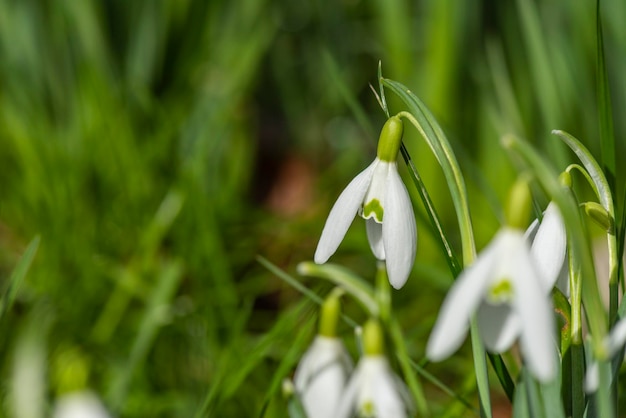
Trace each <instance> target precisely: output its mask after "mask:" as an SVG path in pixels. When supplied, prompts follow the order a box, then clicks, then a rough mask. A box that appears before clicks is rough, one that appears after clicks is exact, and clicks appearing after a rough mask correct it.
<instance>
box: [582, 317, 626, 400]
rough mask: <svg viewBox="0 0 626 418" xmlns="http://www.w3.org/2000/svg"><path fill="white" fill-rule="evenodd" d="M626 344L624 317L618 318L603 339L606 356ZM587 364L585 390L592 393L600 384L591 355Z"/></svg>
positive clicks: (611, 354)
mask: <svg viewBox="0 0 626 418" xmlns="http://www.w3.org/2000/svg"><path fill="white" fill-rule="evenodd" d="M624 344H626V319H624V318H622V319H620V320H619V321H618V322H617V323H616V324H615V325H614V326H613V328H612V329H611V332H610V333H609V335H608V336H607V337H606V338H605V340H604V348H605V350H606V354H607V358H612V357H613V356H614V355H615V354H617V352H618V351H619V350H622V349H623V348H624ZM588 358H590V360H589V362H588V364H587V372H586V374H585V391H586V392H587V393H593V392H595V391H596V390H597V389H598V386H599V384H600V376H599V371H598V362H597V360H595V359H594V358H592V357H591V356H589V357H588Z"/></svg>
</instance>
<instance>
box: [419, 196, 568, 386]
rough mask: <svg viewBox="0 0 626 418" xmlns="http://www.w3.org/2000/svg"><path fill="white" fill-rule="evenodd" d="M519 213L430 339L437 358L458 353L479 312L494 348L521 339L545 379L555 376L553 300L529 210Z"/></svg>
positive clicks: (462, 283)
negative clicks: (535, 252) (528, 223)
mask: <svg viewBox="0 0 626 418" xmlns="http://www.w3.org/2000/svg"><path fill="white" fill-rule="evenodd" d="M528 198H530V196H528ZM515 200H516V201H517V200H518V198H515ZM522 200H523V199H522ZM529 202H530V201H528V203H529ZM517 204H525V203H524V202H517ZM518 215H519V216H517V215H516V216H513V217H512V218H513V219H516V221H511V220H509V225H510V226H505V227H503V228H502V229H501V230H500V231H499V232H498V233H497V234H496V236H495V237H494V238H493V240H492V241H491V243H490V244H489V245H488V246H487V247H486V248H485V249H484V250H483V251H482V252H481V253H480V254H479V255H478V257H477V259H476V261H475V263H474V264H473V265H471V266H469V267H468V268H466V269H465V270H464V271H463V272H462V273H461V274H460V275H459V277H458V278H457V280H456V282H455V283H454V286H453V287H452V289H451V290H450V292H449V293H448V295H447V297H446V299H445V301H444V303H443V306H442V308H441V311H440V313H439V317H438V318H437V322H436V323H435V327H434V329H433V331H432V333H431V336H430V339H429V341H428V346H427V349H426V351H427V356H428V357H429V358H430V359H431V360H433V361H438V360H442V359H444V358H446V357H448V356H449V355H450V354H452V352H454V351H455V350H456V349H457V348H458V347H459V346H460V345H461V343H462V342H463V339H464V338H465V335H466V333H467V330H468V328H469V321H470V318H471V317H472V316H473V315H476V319H477V322H478V329H479V333H480V336H481V338H482V340H483V341H484V343H485V346H486V348H487V349H488V350H489V351H491V352H494V353H502V352H504V351H506V350H508V349H509V348H510V347H511V346H512V344H513V343H514V342H515V340H517V339H519V342H520V346H521V351H522V354H523V357H524V359H525V361H526V363H527V365H528V366H529V369H530V371H531V372H532V373H533V375H534V376H535V377H536V378H537V379H539V380H541V381H549V380H551V379H552V378H553V377H554V376H555V373H556V354H555V350H556V347H555V345H554V332H555V330H554V317H553V314H552V305H551V300H550V296H549V293H548V292H546V291H545V279H544V278H542V277H541V272H540V270H539V269H538V267H537V263H536V261H535V259H534V258H533V256H532V254H531V251H530V246H529V244H528V242H527V240H526V239H525V237H524V231H523V230H522V229H521V228H520V223H519V221H518V220H519V219H524V216H525V214H524V213H523V212H519V214H518ZM510 219H511V218H510Z"/></svg>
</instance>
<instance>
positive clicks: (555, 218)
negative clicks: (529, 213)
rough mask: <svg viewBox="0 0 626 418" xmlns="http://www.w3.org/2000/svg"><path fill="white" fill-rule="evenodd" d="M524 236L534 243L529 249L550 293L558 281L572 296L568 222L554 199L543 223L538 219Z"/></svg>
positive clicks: (565, 292) (564, 291)
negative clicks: (567, 253)
mask: <svg viewBox="0 0 626 418" xmlns="http://www.w3.org/2000/svg"><path fill="white" fill-rule="evenodd" d="M525 236H526V239H527V240H528V241H529V242H531V243H532V244H531V248H530V252H531V254H532V255H533V257H534V259H535V262H536V263H537V268H538V269H539V271H540V272H541V277H542V278H543V279H544V281H543V282H542V283H543V286H544V289H545V291H546V292H547V293H550V292H551V291H552V288H553V287H554V286H555V285H556V286H557V287H558V288H559V289H560V290H561V292H563V294H564V295H565V296H569V269H568V268H567V262H566V257H565V255H566V250H567V237H566V234H565V224H564V223H563V218H562V217H561V212H559V208H558V207H557V206H556V204H555V203H554V202H550V203H549V204H548V207H547V208H546V210H545V212H544V214H543V219H542V221H541V223H539V220H538V219H535V220H534V221H533V223H532V224H531V225H530V226H529V227H528V229H527V230H526V234H525Z"/></svg>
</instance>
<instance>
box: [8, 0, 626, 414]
mask: <svg viewBox="0 0 626 418" xmlns="http://www.w3.org/2000/svg"><path fill="white" fill-rule="evenodd" d="M603 8H604V12H605V16H604V17H605V31H606V34H605V43H606V45H607V54H606V56H607V68H608V73H609V79H610V83H611V86H612V87H613V88H614V91H615V92H623V91H626V89H625V87H626V86H625V83H626V79H624V78H623V77H622V76H621V75H622V74H623V69H624V68H625V67H626V55H624V56H620V55H619V54H617V53H614V52H613V51H624V50H625V49H626V28H625V27H624V25H623V22H622V21H621V20H620V19H621V18H620V17H621V16H624V14H625V13H626V5H624V3H623V2H622V1H619V0H610V1H609V0H607V1H605V2H603ZM379 59H381V60H382V62H383V69H384V73H385V76H387V77H390V78H393V79H396V80H399V81H401V82H402V83H403V84H405V85H407V86H410V87H411V88H412V89H413V91H414V92H416V94H418V96H420V98H422V100H423V101H424V102H425V103H426V104H427V105H428V106H429V107H430V108H431V109H432V111H433V113H434V114H435V116H436V117H437V119H438V120H439V121H440V122H441V123H442V126H444V129H445V130H446V134H447V135H448V137H449V138H450V139H451V142H452V143H453V146H454V147H455V150H456V152H457V155H458V156H459V159H460V162H461V166H462V168H463V169H464V170H465V176H466V178H468V179H469V184H468V187H469V190H470V196H471V197H472V201H471V204H472V208H473V214H472V215H473V217H474V222H475V227H476V231H475V232H476V236H477V242H478V245H479V247H480V246H481V244H482V243H484V242H486V241H487V240H488V239H489V238H490V237H491V235H492V233H493V231H495V229H496V228H497V227H498V221H499V220H500V219H501V208H500V206H499V204H498V203H497V202H498V199H500V198H501V197H503V196H504V195H505V193H506V190H507V188H508V186H509V185H510V181H511V179H512V178H513V176H514V174H513V173H514V170H513V168H512V167H511V165H510V163H509V161H508V160H507V158H506V157H505V153H504V152H503V151H502V150H501V148H500V147H499V145H498V142H499V138H500V136H501V135H502V134H504V133H514V134H517V135H520V136H524V137H527V138H528V139H529V140H531V141H532V142H533V143H534V144H535V145H536V146H537V147H538V148H539V149H541V150H544V151H545V152H547V153H548V154H549V155H551V156H552V157H553V158H554V161H555V163H556V164H557V168H563V167H561V166H559V164H561V163H562V162H564V161H569V158H568V156H569V154H568V153H567V152H566V151H565V149H564V148H563V146H560V145H559V144H558V141H556V140H554V139H550V136H549V135H550V130H551V129H554V128H559V129H563V130H567V131H568V132H572V133H574V134H576V136H577V137H578V138H583V139H587V145H588V146H589V148H590V149H591V150H592V151H593V152H598V151H599V145H598V142H597V140H596V138H597V132H598V123H597V116H596V112H595V99H594V97H595V96H594V95H595V87H594V68H595V18H594V2H583V1H580V2H565V1H557V0H551V1H543V2H539V1H532V0H516V1H505V2H493V1H482V2H455V1H451V0H444V1H435V0H424V1H418V2H409V1H406V0H394V1H383V0H369V1H358V0H344V1H341V2H324V1H303V2H289V1H276V2H271V1H268V0H240V1H235V2H229V1H221V0H216V1H210V2H209V1H203V0H178V1H169V2H168V1H162V0H161V1H152V0H145V1H133V2H126V1H122V0H110V1H102V2H98V1H95V0H85V1H71V0H59V1H55V2H46V1H37V0H23V1H14V0H0V280H2V282H3V284H6V283H8V281H9V280H10V277H11V272H12V270H13V267H14V266H15V265H16V263H17V260H18V258H19V256H20V255H21V254H22V253H23V252H24V250H25V248H26V245H27V244H28V243H29V242H30V241H31V240H32V239H33V237H35V236H36V235H39V236H40V237H41V242H40V245H39V249H38V251H37V254H36V257H35V260H34V261H33V265H32V267H31V268H30V270H29V272H28V274H27V276H26V278H25V279H24V282H23V283H22V285H21V286H20V288H19V293H18V294H17V295H16V299H15V303H14V304H13V305H12V307H11V309H10V310H9V311H8V312H7V313H6V315H5V316H4V317H3V318H2V322H0V327H1V329H0V334H1V335H2V337H0V359H1V363H0V371H1V376H2V377H1V378H2V385H0V405H8V403H7V402H4V400H7V399H9V397H10V388H11V384H12V383H11V382H12V380H11V376H12V373H14V372H13V369H14V365H15V364H16V363H18V362H17V361H16V360H15V355H16V354H15V353H16V350H17V348H19V347H21V346H22V345H21V344H26V343H24V342H23V341H27V342H28V341H30V342H31V343H32V344H40V345H41V347H43V348H44V349H45V352H44V356H45V361H43V362H42V363H41V364H42V366H41V367H42V370H41V379H42V381H43V382H45V385H46V390H45V394H46V399H47V401H46V402H49V401H51V400H52V399H54V398H55V397H56V396H57V395H59V394H61V393H62V392H64V391H68V390H74V389H79V388H80V387H81V386H86V387H89V388H91V389H93V390H95V391H96V392H98V393H99V394H100V395H101V397H102V398H103V399H104V401H105V402H106V403H107V405H108V406H109V407H110V408H111V409H112V410H113V411H115V412H116V413H118V414H119V415H120V416H129V417H133V416H136V417H143V416H194V415H196V414H197V415H198V416H205V415H209V416H255V415H258V414H259V411H261V410H262V409H263V408H264V407H266V409H265V412H266V415H267V416H282V415H283V413H284V409H283V407H284V404H283V403H282V401H281V399H280V395H279V392H280V382H281V380H282V378H283V377H285V376H288V375H289V373H290V372H291V370H292V367H293V365H294V364H295V363H296V362H297V359H298V355H299V354H301V353H302V351H303V350H304V347H305V346H306V344H307V342H308V339H309V338H310V336H311V335H312V333H313V332H314V328H315V327H314V325H313V324H314V321H313V318H314V312H315V310H314V307H313V306H312V304H311V303H310V302H306V301H302V300H301V298H300V296H298V295H297V294H296V293H295V292H294V291H293V290H292V289H290V288H289V287H288V286H287V285H286V284H285V283H284V282H283V281H281V280H279V279H278V278H276V277H275V276H274V275H273V274H270V273H269V272H267V271H266V270H265V269H263V268H262V267H261V266H259V265H258V264H257V263H256V261H255V256H256V255H257V254H262V255H264V256H265V257H266V258H268V259H270V260H272V261H273V262H274V263H275V264H277V265H279V266H281V267H284V268H285V269H287V270H289V271H291V272H293V271H294V268H295V265H296V263H297V262H299V261H303V260H307V259H310V258H311V257H312V254H313V250H314V247H315V244H316V240H317V238H318V235H319V233H320V231H321V226H322V222H323V221H324V218H325V216H326V214H327V212H328V209H329V207H330V205H331V204H332V201H333V200H334V199H335V198H336V196H337V195H338V193H339V191H340V190H341V188H342V187H344V186H345V184H346V183H347V181H349V179H350V178H351V177H352V176H353V175H354V174H356V173H357V172H358V171H359V170H361V169H362V168H364V167H365V165H366V164H367V162H368V161H369V160H370V159H371V158H373V155H374V151H375V140H376V137H377V133H378V130H379V127H380V126H382V123H383V121H384V115H383V113H382V111H381V110H380V108H378V105H377V102H376V100H375V98H374V96H373V94H371V92H370V90H369V86H368V84H369V83H372V84H373V85H376V82H377V80H376V65H377V62H378V60H379ZM612 98H613V101H614V108H615V109H622V108H624V105H625V104H626V103H625V100H626V96H624V95H623V94H622V95H620V94H613V95H612ZM390 107H391V111H392V112H397V111H399V110H401V109H400V102H399V101H398V100H394V99H391V98H390ZM615 129H616V137H617V138H623V137H624V134H625V133H626V119H624V118H616V119H615ZM407 131H408V129H407ZM405 143H406V145H407V147H408V148H409V150H410V152H411V155H412V156H413V159H414V161H415V163H416V165H417V167H418V169H419V170H420V174H421V175H422V177H423V179H424V182H425V184H426V185H427V187H428V189H429V192H430V194H431V196H432V198H433V200H434V203H435V205H437V210H438V212H439V214H440V215H441V217H442V219H443V220H444V222H447V224H446V225H445V228H446V232H448V233H449V234H450V236H452V237H455V236H456V235H457V232H456V227H455V226H454V220H455V215H454V213H453V212H452V206H451V204H450V198H449V195H448V193H447V191H446V189H445V187H444V182H443V181H442V179H441V172H440V170H439V168H438V167H437V165H436V162H435V160H434V158H433V157H432V155H431V154H430V151H429V150H428V149H427V147H426V145H425V144H423V143H421V142H418V136H417V134H416V133H415V132H413V133H411V132H407V133H406V136H405ZM620 144H621V145H620V146H621V147H622V151H624V150H623V143H620ZM618 155H621V154H618ZM288 180H292V181H291V182H289V181H288ZM290 193H295V194H293V195H292V194H290ZM414 197H416V195H415V196H414ZM414 202H415V203H414V206H415V208H416V210H417V211H418V223H419V225H418V229H419V231H420V232H419V233H420V238H419V239H420V244H419V250H418V251H419V252H418V257H417V260H418V261H417V263H416V267H415V274H414V277H412V278H411V280H410V281H409V283H408V285H407V287H406V289H405V290H403V291H402V292H400V293H397V294H394V298H395V299H396V300H395V305H396V309H397V314H398V315H399V318H400V320H401V322H402V325H403V329H404V331H405V333H406V339H407V341H408V342H409V347H410V349H411V350H412V352H411V353H410V354H411V356H412V357H413V358H416V359H420V358H421V356H422V355H423V352H424V344H425V341H426V337H427V335H428V332H429V331H430V328H431V326H432V323H433V321H434V318H435V315H436V313H437V309H438V302H439V301H440V300H441V298H442V297H443V294H444V292H445V290H446V289H447V287H448V285H449V283H450V281H451V277H450V276H449V274H448V273H447V270H446V265H445V261H444V259H443V257H442V255H441V254H440V253H439V249H438V247H437V246H436V244H435V243H434V239H433V238H432V237H431V234H430V232H429V227H428V226H427V223H426V222H419V218H420V216H421V219H422V220H424V219H425V217H424V215H423V210H422V208H421V207H420V205H419V204H418V203H417V202H418V199H417V198H416V199H414ZM355 225H356V223H355ZM363 232H364V231H363V226H362V225H358V226H357V227H356V228H353V229H352V230H351V231H350V232H349V234H348V236H347V239H346V241H345V242H344V244H342V248H341V251H340V253H339V254H338V255H337V256H335V257H336V259H335V260H334V261H337V262H341V263H344V264H346V265H348V266H349V267H351V268H354V269H355V270H356V271H358V272H360V273H361V274H363V275H364V276H369V277H372V278H373V275H374V272H375V264H374V262H373V259H372V258H371V257H369V255H368V252H367V243H366V241H365V239H364V236H365V234H364V233H363ZM456 243H457V244H458V240H457V241H456ZM310 284H311V285H312V286H313V287H314V288H315V289H316V290H320V291H325V290H326V289H327V287H324V285H320V284H317V283H316V282H310ZM347 309H348V310H350V309H351V308H350V306H348V307H347ZM42 318H45V321H44V320H43V319H42ZM32 329H35V330H36V331H37V332H35V334H37V335H38V338H30V337H28V336H31V335H33V331H31V330H32ZM25 336H26V337H25ZM32 341H35V342H32ZM467 358H469V357H467ZM467 358H466V359H463V358H453V359H451V360H449V361H448V362H446V364H443V365H437V366H436V367H435V368H434V369H432V370H434V372H435V373H436V374H437V375H441V376H442V377H440V378H441V379H442V380H444V381H445V382H446V383H449V384H450V385H452V387H453V388H455V389H457V390H458V391H460V392H466V391H469V392H470V393H471V391H473V390H474V388H473V386H472V383H471V382H472V379H471V378H470V377H468V373H470V371H471V364H469V363H468V360H467ZM432 370H431V371H432ZM68 373H69V374H68ZM455 381H457V382H460V383H456V384H455V383H454V382H455ZM268 383H269V385H268ZM426 389H427V390H429V391H432V392H433V393H434V394H435V395H434V397H433V398H432V399H433V402H434V403H435V405H433V406H432V409H433V410H434V411H435V412H441V411H448V413H449V414H454V413H455V411H457V412H458V409H459V408H461V410H463V409H462V408H463V407H462V406H459V404H458V403H453V405H451V406H449V405H445V403H446V401H447V400H448V398H447V395H445V394H442V393H441V392H440V391H438V390H437V389H436V388H434V387H427V388H426ZM43 407H47V406H46V405H44V406H43ZM0 413H2V414H9V409H8V406H7V407H6V408H5V410H2V411H1V412H0Z"/></svg>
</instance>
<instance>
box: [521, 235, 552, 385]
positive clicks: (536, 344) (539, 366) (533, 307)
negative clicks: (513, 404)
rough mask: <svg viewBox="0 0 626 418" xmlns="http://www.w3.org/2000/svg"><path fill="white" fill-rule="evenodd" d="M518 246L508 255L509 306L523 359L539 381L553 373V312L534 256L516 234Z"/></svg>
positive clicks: (543, 380)
mask: <svg viewBox="0 0 626 418" xmlns="http://www.w3.org/2000/svg"><path fill="white" fill-rule="evenodd" d="M520 238H521V241H520V244H519V247H520V249H519V250H518V251H516V252H515V257H512V258H511V260H510V261H511V263H510V266H511V277H512V279H513V284H514V286H515V292H514V298H513V308H514V309H515V310H516V311H517V312H518V314H519V316H520V322H521V327H522V330H521V337H520V344H521V348H522V354H523V356H524V360H525V361H526V363H527V364H528V367H529V369H530V371H531V372H532V373H533V375H534V376H535V377H536V378H537V379H538V380H540V381H542V382H547V381H550V380H551V379H553V378H554V376H555V374H556V351H555V350H556V346H555V341H554V332H555V329H554V315H553V312H552V304H551V302H550V299H549V295H547V294H546V292H545V290H544V289H543V287H542V284H541V282H540V280H541V279H539V278H538V274H537V272H536V270H535V266H534V264H533V263H534V259H533V258H532V256H531V255H530V253H529V251H528V250H527V249H526V245H527V244H526V242H525V241H524V240H523V237H522V236H521V234H520Z"/></svg>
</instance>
